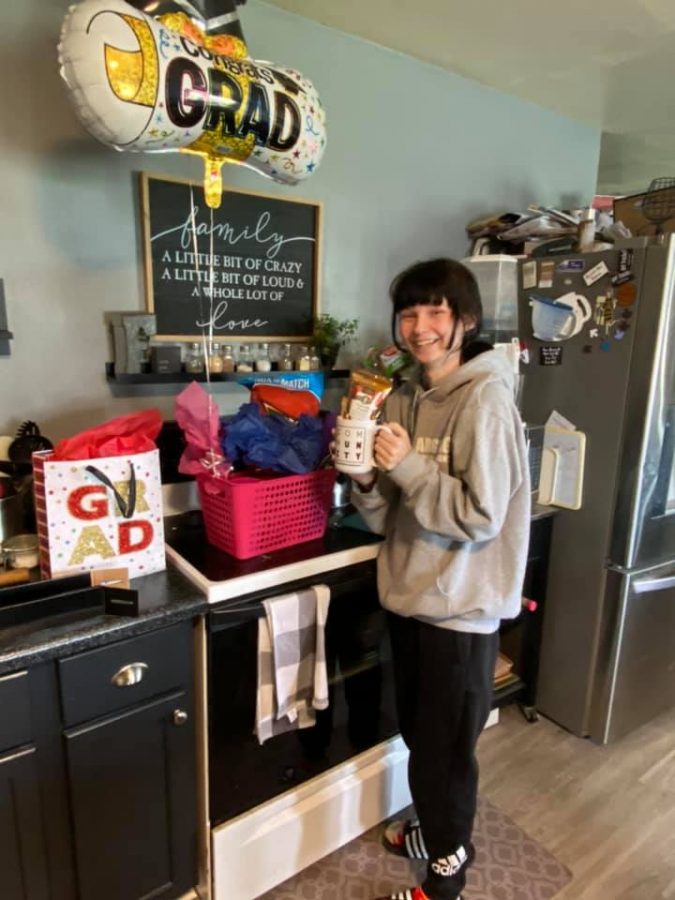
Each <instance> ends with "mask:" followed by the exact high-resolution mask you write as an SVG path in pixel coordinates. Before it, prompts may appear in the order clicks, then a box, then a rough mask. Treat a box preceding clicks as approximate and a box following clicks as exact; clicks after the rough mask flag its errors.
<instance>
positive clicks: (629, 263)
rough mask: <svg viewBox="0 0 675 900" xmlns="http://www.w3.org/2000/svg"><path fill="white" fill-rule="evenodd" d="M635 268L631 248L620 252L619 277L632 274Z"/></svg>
mask: <svg viewBox="0 0 675 900" xmlns="http://www.w3.org/2000/svg"><path fill="white" fill-rule="evenodd" d="M632 268H633V251H632V249H631V248H630V247H628V248H625V249H624V250H619V275H623V274H624V273H626V272H630V270H631V269H632Z"/></svg>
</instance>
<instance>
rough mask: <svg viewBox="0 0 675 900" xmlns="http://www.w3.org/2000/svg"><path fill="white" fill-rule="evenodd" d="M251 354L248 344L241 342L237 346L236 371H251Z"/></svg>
mask: <svg viewBox="0 0 675 900" xmlns="http://www.w3.org/2000/svg"><path fill="white" fill-rule="evenodd" d="M252 371H253V356H252V354H251V348H250V347H249V345H248V344H242V345H241V347H240V348H239V362H238V363H237V372H252Z"/></svg>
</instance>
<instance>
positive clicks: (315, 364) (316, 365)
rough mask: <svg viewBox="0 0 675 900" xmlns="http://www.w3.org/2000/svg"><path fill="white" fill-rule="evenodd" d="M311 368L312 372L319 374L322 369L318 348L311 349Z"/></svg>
mask: <svg viewBox="0 0 675 900" xmlns="http://www.w3.org/2000/svg"><path fill="white" fill-rule="evenodd" d="M309 368H310V371H311V372H318V371H319V370H320V368H321V360H320V359H319V354H318V353H317V352H316V347H310V351H309Z"/></svg>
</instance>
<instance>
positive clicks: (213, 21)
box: [59, 0, 326, 207]
mask: <svg viewBox="0 0 675 900" xmlns="http://www.w3.org/2000/svg"><path fill="white" fill-rule="evenodd" d="M244 2H245V0H131V2H127V0H83V2H81V3H79V4H77V5H76V6H73V7H71V8H70V10H69V11H68V13H67V15H66V17H65V19H64V22H63V26H62V29H61V41H60V44H59V62H60V65H61V75H62V76H63V78H64V80H65V82H66V84H67V85H68V87H69V89H70V96H71V99H72V101H73V103H74V106H75V110H76V112H77V114H78V116H79V118H80V120H81V121H82V123H83V124H84V126H85V127H86V128H87V130H88V131H89V132H90V133H91V134H92V135H94V137H96V138H98V140H100V141H101V142H102V143H104V144H106V145H108V146H111V147H114V148H115V149H116V150H121V151H147V152H153V153H167V152H172V151H180V152H183V153H193V154H197V155H199V156H200V157H202V159H203V160H204V165H205V174H204V193H205V197H206V201H207V203H208V205H209V206H211V207H217V206H219V205H220V198H221V193H222V177H221V170H222V166H223V165H224V164H233V165H244V166H247V167H249V168H251V169H254V170H255V171H257V172H259V173H260V174H262V175H264V176H266V177H268V178H272V179H274V180H275V181H278V182H281V183H284V184H291V185H293V184H297V183H298V182H299V181H302V180H303V179H305V178H307V177H309V175H311V174H312V173H313V172H314V171H315V170H316V168H317V166H318V165H319V163H320V162H321V158H322V156H323V152H324V149H325V146H326V117H325V112H324V109H323V106H322V105H321V101H320V99H319V96H318V94H317V91H316V89H315V87H314V85H313V84H312V83H311V82H310V81H309V80H308V79H306V78H305V77H304V76H303V75H301V74H300V72H298V71H296V70H295V69H293V68H289V67H285V66H278V65H276V64H272V63H268V62H261V61H258V60H255V59H251V58H250V56H249V52H248V47H247V44H246V40H245V38H244V34H243V31H242V28H241V22H240V20H239V14H238V12H237V7H238V6H240V5H242V4H243V3H244Z"/></svg>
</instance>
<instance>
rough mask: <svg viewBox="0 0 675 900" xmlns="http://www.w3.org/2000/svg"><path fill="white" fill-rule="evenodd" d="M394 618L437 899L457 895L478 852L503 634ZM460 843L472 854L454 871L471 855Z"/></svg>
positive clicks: (406, 729)
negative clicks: (486, 748)
mask: <svg viewBox="0 0 675 900" xmlns="http://www.w3.org/2000/svg"><path fill="white" fill-rule="evenodd" d="M388 620H389V628H390V634H391V645H392V653H393V660H394V678H395V683H396V701H397V707H398V716H399V725H400V729H401V736H402V737H403V740H404V741H405V743H406V745H407V747H408V749H409V750H410V759H409V762H408V780H409V783H410V793H411V794H412V798H413V802H414V804H415V809H416V812H417V815H418V817H419V820H420V826H421V829H422V837H423V839H424V843H425V845H426V848H427V851H428V853H429V865H428V869H427V877H426V880H425V881H424V883H423V885H422V888H423V889H424V891H425V893H426V894H427V895H428V896H429V897H430V898H432V900H455V898H456V897H457V896H458V895H459V894H460V892H461V890H462V889H463V887H464V884H465V881H466V870H467V868H468V866H469V865H470V864H471V861H472V860H473V857H474V849H473V845H472V843H471V834H472V830H473V820H474V817H475V815H476V801H477V794H478V763H477V761H476V752H475V751H476V743H477V741H478V737H479V735H480V733H481V731H482V730H483V727H484V726H485V722H486V721H487V717H488V715H489V713H490V706H491V702H492V683H493V678H494V666H495V659H496V655H497V648H498V641H499V637H498V635H497V633H494V634H472V633H469V632H463V631H451V630H450V629H447V628H439V627H437V626H435V625H428V624H426V623H425V622H420V621H418V620H417V619H406V618H403V617H401V616H397V615H395V614H394V613H389V614H388ZM459 848H464V851H463V852H464V853H466V854H467V859H466V862H465V863H464V864H463V865H461V867H460V868H459V870H458V871H454V869H455V868H456V863H457V861H458V860H461V859H463V853H462V851H460V850H459ZM453 857H454V858H453Z"/></svg>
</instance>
